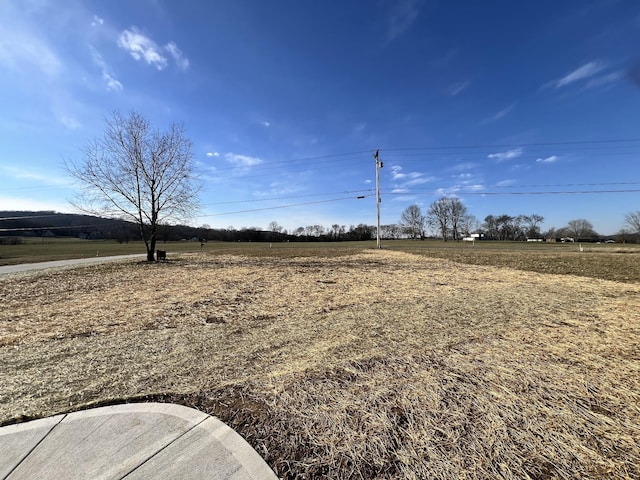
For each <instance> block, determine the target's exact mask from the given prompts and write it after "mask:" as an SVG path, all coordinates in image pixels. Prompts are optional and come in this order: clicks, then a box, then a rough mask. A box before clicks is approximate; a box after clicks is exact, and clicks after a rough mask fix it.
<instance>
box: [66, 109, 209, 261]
mask: <svg viewBox="0 0 640 480" xmlns="http://www.w3.org/2000/svg"><path fill="white" fill-rule="evenodd" d="M106 124H107V125H106V128H105V132H104V136H103V137H102V138H98V139H95V140H93V141H91V142H90V143H88V144H87V145H86V146H85V147H84V149H83V151H82V153H83V158H82V160H79V161H68V162H67V164H66V167H67V171H68V172H69V174H70V175H71V176H73V177H74V178H75V179H76V180H78V182H79V184H80V186H81V188H82V190H81V192H80V193H79V195H78V197H77V199H76V201H75V202H74V205H76V206H77V207H78V208H80V209H81V210H83V211H85V212H88V213H91V214H94V215H99V216H105V217H123V218H126V219H128V220H131V221H133V222H134V223H136V224H137V225H138V228H139V230H140V236H141V238H142V240H144V243H145V246H146V248H147V260H148V261H150V262H152V261H153V260H154V259H155V257H154V254H155V247H156V240H157V236H158V226H159V225H160V224H162V223H166V222H169V221H177V220H185V219H187V218H189V217H191V216H192V215H193V214H194V213H195V211H196V210H197V197H198V194H199V191H200V183H199V182H198V181H197V179H196V175H195V172H194V163H193V157H192V154H191V141H190V140H189V139H188V138H187V137H186V136H185V133H184V128H183V127H182V126H179V125H176V124H172V125H171V126H170V127H169V128H168V129H167V130H166V131H160V130H152V129H151V125H150V123H149V121H148V120H147V119H145V118H144V117H143V116H142V115H140V114H139V113H137V112H132V113H131V114H129V116H128V117H123V116H122V115H121V114H120V113H118V112H114V113H113V114H112V115H111V117H110V118H108V119H107V120H106Z"/></svg>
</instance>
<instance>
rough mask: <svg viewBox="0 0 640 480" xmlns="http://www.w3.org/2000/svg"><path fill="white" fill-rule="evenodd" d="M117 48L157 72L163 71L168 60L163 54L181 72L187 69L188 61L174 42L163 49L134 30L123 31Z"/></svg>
mask: <svg viewBox="0 0 640 480" xmlns="http://www.w3.org/2000/svg"><path fill="white" fill-rule="evenodd" d="M118 46H119V47H120V48H122V49H124V50H126V51H127V52H129V54H130V55H131V56H132V57H133V58H134V59H135V60H138V61H144V62H145V63H147V65H152V66H154V67H156V68H157V69H158V70H164V69H165V68H166V67H167V66H168V64H169V60H168V59H167V57H166V56H165V52H167V53H169V54H170V55H171V57H173V59H174V60H175V62H176V65H177V66H178V68H180V69H181V70H186V69H187V68H188V67H189V60H188V59H187V58H186V57H185V56H184V55H183V53H182V50H180V49H179V48H178V46H177V45H176V44H175V42H169V43H167V44H166V45H165V46H164V47H161V46H159V45H158V44H157V43H156V42H155V41H154V40H153V39H151V37H148V36H146V35H144V34H142V33H140V31H139V30H138V29H137V28H136V27H131V28H130V29H125V30H123V31H122V32H121V33H120V35H119V36H118Z"/></svg>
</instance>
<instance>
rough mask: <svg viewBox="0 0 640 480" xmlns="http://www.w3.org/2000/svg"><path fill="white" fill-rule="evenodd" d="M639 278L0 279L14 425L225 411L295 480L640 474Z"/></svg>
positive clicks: (347, 271) (123, 270) (197, 268)
mask: <svg viewBox="0 0 640 480" xmlns="http://www.w3.org/2000/svg"><path fill="white" fill-rule="evenodd" d="M639 311H640V286H639V285H636V284H632V283H620V282H613V281H607V280H601V279H595V278H588V279H586V278H584V277H577V276H569V275H551V274H541V273H534V272H527V273H523V272H521V271H517V270H514V269H503V268H496V267H490V266H476V265H469V264H461V263H454V262H451V261H449V260H446V259H434V258H427V257H424V256H416V255H411V254H407V253H401V252H390V251H376V250H371V251H364V252H361V253H354V252H350V253H348V254H344V255H340V256H337V257H328V256H324V257H309V256H305V257H286V256H270V257H260V256H252V257H245V256H230V255H227V256H203V255H191V256H187V255H185V256H182V257H179V258H177V259H175V260H174V261H173V262H170V263H166V264H156V265H147V264H126V265H105V266H92V267H86V268H80V269H75V270H69V271H62V272H49V273H40V274H33V275H28V276H21V277H15V278H9V279H4V280H2V281H0V345H1V346H0V364H1V365H3V369H2V370H1V371H0V422H7V421H12V420H20V419H23V420H24V419H28V418H34V417H39V416H46V415H51V414H55V413H60V412H65V411H70V410H74V409H78V408H84V407H86V406H91V405H98V404H105V403H110V402H120V401H123V400H126V399H149V400H155V401H158V400H165V401H175V402H179V403H183V404H185V405H188V406H193V407H196V408H199V409H201V410H203V411H206V412H208V413H213V414H215V415H216V416H219V417H220V418H221V419H222V420H223V421H225V422H227V423H229V424H230V425H231V426H233V427H234V428H235V429H236V430H237V431H238V432H239V433H240V434H241V435H243V436H244V437H245V438H246V439H247V440H248V441H249V442H250V443H251V444H252V445H253V446H254V448H256V450H257V451H258V452H259V453H260V454H261V455H263V457H264V458H265V459H266V460H267V461H268V462H269V464H270V465H271V466H272V468H273V469H274V470H275V471H276V472H277V473H278V475H280V476H281V477H285V478H316V477H328V478H349V477H356V478H360V477H364V478H451V477H455V478H638V477H640V470H639V468H640V467H638V465H640V445H639V444H638V441H637V439H638V438H640V410H638V408H637V405H639V404H640V322H639V320H638V312H639Z"/></svg>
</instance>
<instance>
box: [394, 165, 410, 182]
mask: <svg viewBox="0 0 640 480" xmlns="http://www.w3.org/2000/svg"><path fill="white" fill-rule="evenodd" d="M406 176H407V174H406V173H402V167H401V166H400V165H391V178H392V179H393V180H402V179H403V178H406Z"/></svg>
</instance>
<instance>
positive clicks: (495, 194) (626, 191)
mask: <svg viewBox="0 0 640 480" xmlns="http://www.w3.org/2000/svg"><path fill="white" fill-rule="evenodd" d="M638 192H640V189H621V190H563V191H548V190H547V191H533V192H487V191H481V190H479V191H465V192H460V191H459V190H457V191H455V192H453V193H461V194H463V195H492V196H498V195H573V194H598V193H638ZM385 193H386V194H387V195H407V194H409V195H441V194H442V192H441V191H438V190H432V191H428V192H427V191H425V192H412V191H404V192H385Z"/></svg>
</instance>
